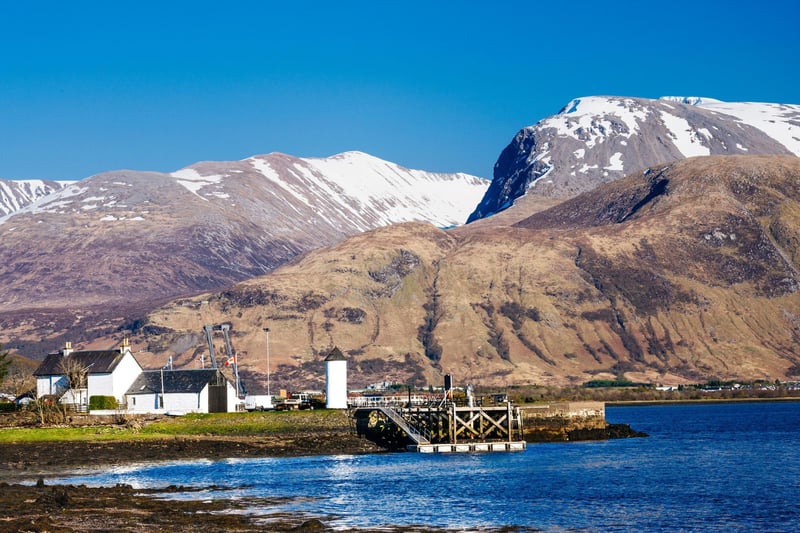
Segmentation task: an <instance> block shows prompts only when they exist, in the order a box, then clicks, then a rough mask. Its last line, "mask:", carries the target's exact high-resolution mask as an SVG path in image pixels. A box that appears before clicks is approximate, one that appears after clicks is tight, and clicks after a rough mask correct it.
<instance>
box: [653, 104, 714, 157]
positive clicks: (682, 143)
mask: <svg viewBox="0 0 800 533" xmlns="http://www.w3.org/2000/svg"><path fill="white" fill-rule="evenodd" d="M660 115H661V120H662V121H663V122H664V125H665V126H666V127H667V131H668V132H669V135H670V137H672V142H673V143H674V144H675V146H676V147H677V148H678V150H680V152H681V154H683V157H694V156H700V155H710V154H711V149H710V148H709V147H708V146H704V145H703V142H702V140H701V139H700V137H699V135H698V131H697V130H696V129H694V128H692V126H691V125H690V124H689V121H688V120H686V119H685V118H681V117H676V116H675V115H673V114H671V113H667V112H666V111H661V112H660ZM706 131H708V130H706ZM709 137H710V135H709Z"/></svg>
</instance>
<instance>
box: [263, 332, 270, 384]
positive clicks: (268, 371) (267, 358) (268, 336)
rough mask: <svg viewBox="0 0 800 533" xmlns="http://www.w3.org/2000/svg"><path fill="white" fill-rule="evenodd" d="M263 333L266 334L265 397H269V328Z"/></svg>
mask: <svg viewBox="0 0 800 533" xmlns="http://www.w3.org/2000/svg"><path fill="white" fill-rule="evenodd" d="M264 332H265V333H266V334H267V396H270V393H269V328H264Z"/></svg>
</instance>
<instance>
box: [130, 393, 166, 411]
mask: <svg viewBox="0 0 800 533" xmlns="http://www.w3.org/2000/svg"><path fill="white" fill-rule="evenodd" d="M158 396H159V395H158V394H156V393H152V394H129V395H128V396H127V403H128V412H131V413H157V412H159V411H161V410H160V409H159V408H158Z"/></svg>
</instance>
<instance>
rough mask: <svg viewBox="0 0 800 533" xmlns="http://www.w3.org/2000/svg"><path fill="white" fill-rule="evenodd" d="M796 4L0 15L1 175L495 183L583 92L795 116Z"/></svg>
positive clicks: (139, 8)
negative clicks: (541, 125) (512, 154)
mask: <svg viewBox="0 0 800 533" xmlns="http://www.w3.org/2000/svg"><path fill="white" fill-rule="evenodd" d="M798 21H800V2H795V1H794V0H792V1H789V0H785V1H776V0H762V1H761V2H757V3H750V2H748V3H741V5H740V4H739V3H736V2H729V1H725V2H722V1H720V2H717V1H707V2H702V1H697V2H683V1H680V0H677V1H671V2H663V3H657V4H656V3H648V2H641V1H627V0H621V1H616V2H598V1H594V2H583V1H573V2H536V1H510V2H502V1H501V2H491V3H490V2H470V1H461V2H434V1H428V2H416V1H412V0H409V1H403V2H389V1H380V0H373V1H371V2H347V1H340V2H333V1H330V0H328V1H326V2H309V1H295V2H280V3H279V2H268V1H260V2H246V1H238V2H237V1H229V2H203V1H200V0H197V1H192V2H177V1H172V2H169V1H162V2H148V1H139V2H125V1H104V2H87V1H72V2H64V1H58V2H42V1H36V0H28V1H24V2H22V1H14V2H12V1H7V2H0V50H2V51H1V52H0V177H2V178H5V179H24V178H47V179H81V178H84V177H88V176H90V175H93V174H96V173H99V172H103V171H106V170H116V169H125V168H127V169H136V170H154V171H164V172H169V171H173V170H177V169H179V168H182V167H184V166H186V165H189V164H191V163H193V162H196V161H200V160H236V159H242V158H245V157H248V156H251V155H255V154H264V153H269V152H273V151H277V152H284V153H288V154H292V155H296V156H301V157H324V156H329V155H333V154H335V153H339V152H343V151H347V150H360V151H363V152H367V153H370V154H372V155H375V156H377V157H381V158H383V159H387V160H389V161H393V162H396V163H399V164H401V165H404V166H407V167H410V168H418V169H424V170H432V171H445V172H455V171H462V172H468V173H471V174H476V175H479V176H483V177H491V174H492V168H493V166H494V163H495V161H496V159H497V157H498V156H499V154H500V152H501V150H502V149H503V148H504V147H505V146H506V144H508V142H509V141H510V140H511V138H512V137H513V136H514V134H515V133H516V132H517V131H518V130H519V129H520V128H522V127H524V126H526V125H529V124H533V123H535V122H537V121H538V120H540V119H542V118H544V117H546V116H548V115H551V114H554V113H556V112H558V111H559V109H560V108H561V107H562V106H564V105H566V104H567V102H569V100H571V99H572V98H575V97H579V96H588V95H600V94H602V95H619V96H639V97H647V98H657V97H659V96H663V95H681V96H710V97H714V98H718V99H722V100H728V101H761V102H780V103H794V104H800V96H798V90H800V68H798V67H800V59H799V58H800V38H798V34H797V32H798V30H797V24H798Z"/></svg>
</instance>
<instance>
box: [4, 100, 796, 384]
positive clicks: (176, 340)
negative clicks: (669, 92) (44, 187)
mask: <svg viewBox="0 0 800 533" xmlns="http://www.w3.org/2000/svg"><path fill="white" fill-rule="evenodd" d="M798 153H800V106H796V105H778V104H751V103H740V104H731V103H724V102H719V101H715V100H710V99H698V98H669V99H661V100H646V99H636V98H616V97H588V98H580V99H576V100H574V101H572V102H570V104H569V105H567V106H565V108H564V109H563V110H562V111H561V112H560V113H559V114H558V115H555V116H553V117H550V118H547V119H544V120H542V121H541V122H539V123H538V124H536V125H534V126H531V127H529V128H525V129H523V130H522V131H520V132H519V133H518V134H517V136H516V137H515V138H514V141H513V142H512V143H511V145H509V146H508V147H507V148H506V149H505V150H504V151H503V153H502V154H501V155H500V157H499V159H498V161H497V164H496V165H495V176H494V179H493V180H492V182H491V184H489V183H488V182H487V181H485V180H482V179H480V178H477V177H473V176H468V175H464V174H433V173H427V172H423V171H415V170H409V169H404V168H402V167H399V166H397V165H394V164H392V163H388V162H386V161H381V160H379V159H376V158H374V157H371V156H369V155H366V154H362V153H358V152H348V153H345V154H339V155H337V156H333V157H330V158H325V159H300V158H296V157H292V156H288V155H284V154H269V155H265V156H255V157H252V158H248V159H245V160H242V161H235V162H203V163H197V164H195V165H191V166H190V167H187V168H185V169H182V170H179V171H176V172H173V173H169V174H164V173H154V172H134V171H117V172H108V173H104V174H99V175H96V176H92V177H91V178H87V179H85V180H82V181H80V182H75V183H72V184H69V185H67V186H66V187H63V188H62V189H60V190H56V191H55V192H51V193H50V194H48V195H46V196H42V197H36V196H34V195H31V200H30V201H29V203H28V204H27V205H25V206H24V207H21V206H20V205H19V204H20V203H19V202H18V204H17V207H15V208H14V212H13V213H11V214H9V215H6V216H4V217H2V218H0V257H3V261H1V262H0V279H2V280H3V284H2V285H0V301H2V302H3V308H2V309H0V340H2V341H3V343H4V345H5V346H7V347H9V348H12V349H14V350H16V351H18V352H20V353H23V354H25V355H29V356H32V357H36V356H41V355H43V354H44V353H46V351H47V350H49V349H52V348H54V347H58V346H59V345H62V344H63V342H64V341H68V340H69V341H72V342H74V343H76V345H78V346H80V347H108V346H111V345H114V344H115V343H117V342H119V341H120V340H121V338H122V336H123V335H129V336H130V337H131V340H132V342H133V343H134V344H135V346H136V349H137V357H138V358H140V359H141V360H142V362H143V364H144V365H145V366H148V365H150V366H152V367H159V366H162V365H163V364H164V363H163V361H165V360H166V357H169V356H173V357H174V360H175V362H176V365H178V366H180V367H192V365H196V361H197V356H198V355H199V354H200V353H202V352H203V351H204V350H207V347H206V345H205V339H204V337H203V336H202V334H201V328H202V326H203V325H204V324H210V323H221V322H228V323H231V325H232V328H233V329H232V330H231V333H232V340H233V342H234V343H235V345H236V349H237V352H238V353H240V354H241V356H242V369H241V370H242V372H243V375H244V376H245V377H246V378H248V379H253V378H256V379H257V378H259V377H260V376H262V375H263V373H264V372H265V370H266V368H265V365H264V362H263V361H262V359H263V358H261V357H260V353H261V352H262V351H263V349H264V346H263V342H264V339H263V328H264V327H270V328H271V330H272V331H273V332H274V333H273V337H272V341H273V342H274V346H273V351H272V354H273V361H274V365H275V366H274V367H273V371H274V373H273V380H274V383H275V384H276V386H281V385H285V386H286V387H289V388H298V387H304V388H305V387H314V388H316V387H319V385H320V383H321V382H320V380H321V379H322V374H323V371H322V368H323V366H324V364H323V363H322V359H321V357H322V356H323V354H325V353H327V351H329V349H330V348H331V347H332V346H338V347H339V348H340V349H342V351H343V352H345V353H346V354H347V356H348V358H349V360H350V365H351V366H350V368H351V369H352V376H353V379H352V383H351V385H353V386H357V385H359V384H366V383H372V382H377V381H384V380H386V379H387V378H388V379H390V380H396V381H407V382H413V383H417V384H424V383H439V382H441V375H442V374H443V373H450V374H453V375H455V376H457V377H458V379H459V381H460V382H462V383H463V382H468V381H469V382H472V383H475V384H479V383H480V384H487V385H503V384H515V383H541V384H566V383H571V384H577V383H582V382H584V381H587V380H589V379H592V378H595V377H597V378H617V377H619V378H626V379H631V380H633V381H654V382H656V381H660V382H665V383H680V382H686V381H691V380H704V379H710V378H720V379H723V378H724V379H728V378H730V379H755V378H763V379H770V380H774V379H782V380H783V379H792V378H797V377H799V376H800V355H798V354H800V349H798V346H800V318H799V317H800V299H798V298H797V292H798V280H800V276H798V269H799V268H800V263H798V261H799V260H800V233H799V231H800V230H798V228H800V207H798V206H800V189H798V183H800V158H798V157H796V156H795V155H794V154H798ZM709 154H710V155H709ZM715 154H721V155H715ZM737 154H738V155H737ZM754 154H768V155H763V156H761V155H754ZM723 156H725V157H723ZM3 183H5V182H3ZM476 206H477V207H476ZM470 213H472V214H471V215H470ZM468 216H470V217H471V219H472V220H473V222H472V223H470V224H466V225H463V224H462V222H463V221H465V220H466V219H467V217H468ZM445 228H450V229H445Z"/></svg>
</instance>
